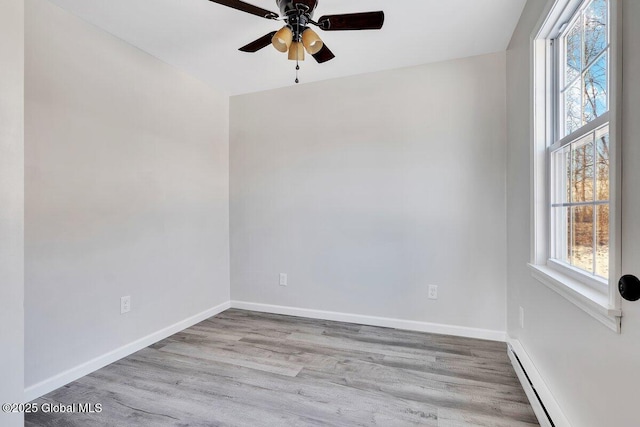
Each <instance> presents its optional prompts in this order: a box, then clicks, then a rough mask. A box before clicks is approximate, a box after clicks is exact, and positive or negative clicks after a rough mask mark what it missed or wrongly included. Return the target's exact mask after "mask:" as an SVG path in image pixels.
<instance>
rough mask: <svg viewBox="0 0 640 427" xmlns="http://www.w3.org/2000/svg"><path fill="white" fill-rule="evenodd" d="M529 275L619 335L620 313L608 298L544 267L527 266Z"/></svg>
mask: <svg viewBox="0 0 640 427" xmlns="http://www.w3.org/2000/svg"><path fill="white" fill-rule="evenodd" d="M529 268H530V269H531V275H532V276H533V277H534V278H535V279H536V280H538V281H539V282H541V283H542V284H544V285H545V286H547V287H548V288H550V289H552V290H553V291H555V292H557V293H558V294H560V295H561V296H563V297H564V298H566V299H567V300H569V301H570V302H572V303H573V304H574V305H576V306H577V307H579V308H581V309H582V310H583V311H585V312H587V313H588V314H589V315H591V316H592V317H593V318H595V319H596V320H598V321H599V322H600V323H602V324H603V325H605V326H606V327H608V328H609V329H611V330H612V331H614V332H616V333H620V318H621V317H622V311H621V310H618V309H616V308H614V307H612V306H611V305H610V304H609V297H608V295H606V294H603V293H601V292H598V291H597V290H595V289H593V288H592V287H590V286H588V285H586V284H584V283H581V282H580V281H578V280H576V279H574V278H572V277H569V276H567V275H565V274H562V273H561V272H559V271H556V270H554V269H553V268H550V267H547V266H546V265H534V264H529Z"/></svg>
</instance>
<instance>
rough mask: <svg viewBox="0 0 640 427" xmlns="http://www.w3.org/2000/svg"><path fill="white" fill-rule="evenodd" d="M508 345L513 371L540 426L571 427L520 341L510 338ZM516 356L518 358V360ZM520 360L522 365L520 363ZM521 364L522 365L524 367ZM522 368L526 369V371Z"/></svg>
mask: <svg viewBox="0 0 640 427" xmlns="http://www.w3.org/2000/svg"><path fill="white" fill-rule="evenodd" d="M507 343H508V344H509V349H508V350H507V353H508V354H509V359H510V360H511V364H512V365H513V369H515V371H516V374H517V375H518V379H519V380H520V383H521V384H522V388H524V391H525V393H526V394H527V397H528V398H529V402H530V403H531V407H532V408H533V411H534V412H535V414H536V417H537V418H538V422H539V423H540V425H541V426H542V427H551V426H552V425H553V426H555V427H571V424H569V421H568V420H567V418H566V417H565V415H564V413H563V412H562V409H560V405H558V402H557V401H556V399H555V398H554V397H553V395H552V394H551V391H550V390H549V388H548V387H547V385H546V384H545V382H544V380H543V379H542V377H541V376H540V373H539V372H538V369H536V367H535V365H534V364H533V361H532V360H531V359H530V358H529V355H528V354H527V352H526V351H525V349H524V347H522V344H521V343H520V341H518V340H517V339H513V338H510V337H508V338H507ZM514 355H515V356H517V359H516V358H515V356H514ZM518 360H519V361H520V363H518ZM520 364H522V367H521V366H520ZM522 368H524V371H523V369H522ZM525 372H526V374H525ZM543 405H544V407H543ZM545 410H546V412H545ZM547 414H548V416H547ZM549 418H551V421H552V422H553V424H551V422H549Z"/></svg>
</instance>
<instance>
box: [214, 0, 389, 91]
mask: <svg viewBox="0 0 640 427" xmlns="http://www.w3.org/2000/svg"><path fill="white" fill-rule="evenodd" d="M209 1H211V2H213V3H218V4H221V5H223V6H227V7H230V8H233V9H236V10H240V11H242V12H246V13H250V14H252V15H256V16H260V17H262V18H265V19H272V20H282V21H285V22H286V25H285V26H284V27H282V28H281V29H280V30H278V31H277V32H276V31H274V32H271V33H269V34H265V35H264V36H262V37H260V38H259V39H257V40H254V41H252V42H251V43H249V44H247V45H245V46H243V47H241V48H240V49H239V50H240V51H242V52H250V53H253V52H257V51H259V50H260V49H262V48H264V47H266V46H268V45H269V44H271V45H273V47H274V48H275V49H276V50H278V51H279V52H282V53H285V52H288V58H289V59H290V60H294V61H296V80H295V81H296V83H298V81H299V80H298V70H299V69H300V66H299V65H298V64H297V61H304V53H305V52H304V51H305V50H306V51H307V52H308V53H309V55H311V56H313V58H314V59H315V60H316V61H317V62H318V63H319V64H322V63H324V62H327V61H330V60H332V59H333V58H335V55H334V54H333V52H331V50H329V48H328V47H327V45H326V44H325V43H324V42H323V41H322V39H320V37H319V36H318V34H316V32H315V31H313V30H312V29H311V28H309V25H315V26H316V27H318V28H320V29H321V30H323V31H353V30H379V29H380V28H382V25H383V24H384V12H382V11H377V12H362V13H347V14H341V15H324V16H321V17H320V19H318V21H317V22H316V21H314V20H313V14H314V12H315V10H316V7H317V6H318V0H276V5H277V6H278V9H280V14H279V15H278V14H277V13H275V12H271V11H269V10H266V9H263V8H261V7H258V6H254V5H252V4H249V3H245V2H243V1H241V0H209Z"/></svg>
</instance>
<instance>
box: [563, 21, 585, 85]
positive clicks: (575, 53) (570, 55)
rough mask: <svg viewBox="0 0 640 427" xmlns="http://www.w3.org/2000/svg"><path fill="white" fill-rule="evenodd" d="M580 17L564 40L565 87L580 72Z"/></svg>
mask: <svg viewBox="0 0 640 427" xmlns="http://www.w3.org/2000/svg"><path fill="white" fill-rule="evenodd" d="M581 51H582V17H580V18H579V19H578V20H577V21H576V22H575V23H574V24H573V26H572V27H571V29H570V30H569V33H568V34H567V37H566V38H565V51H564V52H565V58H566V60H567V63H566V73H565V79H566V80H565V85H566V84H568V83H571V82H572V81H573V80H574V79H575V78H576V77H578V76H579V75H580V72H581V71H582V66H581V64H582V60H581Z"/></svg>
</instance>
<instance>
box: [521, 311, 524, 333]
mask: <svg viewBox="0 0 640 427" xmlns="http://www.w3.org/2000/svg"><path fill="white" fill-rule="evenodd" d="M520 328H521V329H524V308H522V307H520Z"/></svg>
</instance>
